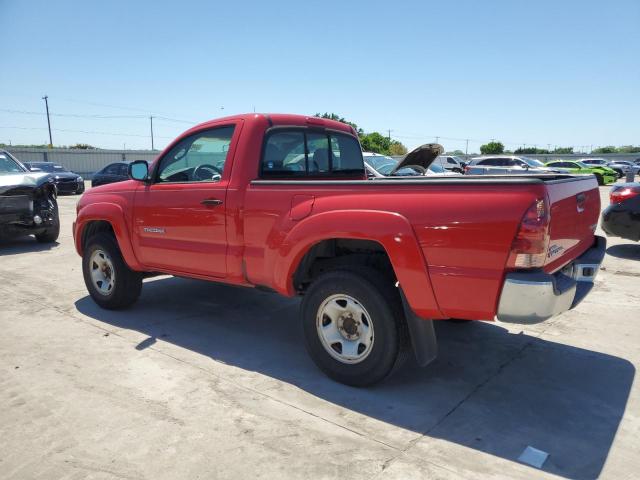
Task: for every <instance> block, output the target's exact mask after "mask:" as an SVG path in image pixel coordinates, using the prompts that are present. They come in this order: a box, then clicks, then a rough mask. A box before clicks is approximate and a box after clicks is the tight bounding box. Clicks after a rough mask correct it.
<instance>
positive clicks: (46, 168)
mask: <svg viewBox="0 0 640 480" xmlns="http://www.w3.org/2000/svg"><path fill="white" fill-rule="evenodd" d="M31 166H32V167H35V168H39V169H40V170H42V171H43V172H49V173H54V172H67V171H68V170H67V169H66V168H64V167H63V166H62V165H56V164H55V163H32V164H31Z"/></svg>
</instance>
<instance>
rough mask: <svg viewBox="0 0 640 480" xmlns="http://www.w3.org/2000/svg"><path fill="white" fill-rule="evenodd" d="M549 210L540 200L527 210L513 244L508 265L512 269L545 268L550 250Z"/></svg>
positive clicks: (545, 203)
mask: <svg viewBox="0 0 640 480" xmlns="http://www.w3.org/2000/svg"><path fill="white" fill-rule="evenodd" d="M549 219H550V217H549V208H548V207H547V202H545V201H544V200H542V199H538V200H536V201H535V202H533V203H532V204H531V206H530V207H529V208H528V209H527V211H526V212H525V214H524V216H523V217H522V221H521V222H520V226H519V227H518V232H517V233H516V236H515V238H514V239H513V243H512V244H511V253H510V254H509V260H508V261H507V265H508V266H509V267H511V268H540V267H542V266H544V263H545V261H546V258H547V250H548V248H549Z"/></svg>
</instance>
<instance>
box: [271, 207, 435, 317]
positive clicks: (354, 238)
mask: <svg viewBox="0 0 640 480" xmlns="http://www.w3.org/2000/svg"><path fill="white" fill-rule="evenodd" d="M343 246H346V247H347V248H346V249H347V250H349V249H351V250H352V252H353V255H360V256H361V257H362V256H364V257H367V256H369V257H371V256H372V254H375V255H376V256H374V257H373V259H372V258H369V259H368V261H371V260H373V263H374V264H376V263H377V264H378V265H382V266H388V267H390V272H389V273H392V274H393V275H394V277H395V278H396V279H397V281H398V282H399V283H400V285H401V286H402V288H403V291H404V293H405V295H406V297H407V301H408V303H409V305H410V306H411V308H412V309H413V310H414V311H415V312H416V314H417V315H419V316H420V317H422V318H443V315H442V313H441V312H440V310H439V307H438V304H437V301H436V298H435V295H434V293H433V288H432V285H431V281H430V278H429V272H428V267H427V264H426V261H425V258H424V256H423V254H422V250H421V248H420V245H419V244H418V241H417V238H416V236H415V234H414V232H413V229H412V227H411V225H410V223H409V221H408V220H407V219H406V218H405V217H403V216H402V215H400V214H398V213H394V212H385V211H374V210H357V211H354V210H344V211H330V212H323V213H319V214H316V215H314V216H312V217H308V218H307V219H305V220H303V221H301V222H299V223H297V224H296V225H295V227H294V228H292V229H291V230H290V231H289V233H288V234H287V235H286V237H285V238H284V239H283V241H282V243H281V246H280V248H279V249H277V250H276V251H274V253H273V256H274V258H272V259H270V261H268V262H267V265H269V266H271V267H273V268H272V269H271V271H272V272H273V284H274V285H275V289H276V290H277V291H280V292H281V293H284V294H286V295H290V296H291V295H295V294H296V293H303V292H304V284H305V278H307V277H308V275H309V272H310V271H311V272H313V268H314V265H317V263H316V262H317V260H318V258H321V259H322V260H325V261H326V260H327V259H330V260H329V261H330V262H331V263H333V264H334V265H333V266H335V265H339V264H340V262H341V261H343V260H344V258H343V257H345V256H346V255H334V254H332V252H331V249H334V250H335V249H336V247H337V248H338V249H339V248H341V247H343ZM358 250H361V251H358ZM336 258H337V260H336ZM267 260H269V259H267ZM352 260H354V258H353V257H351V259H350V260H349V261H352ZM360 260H362V258H361V259H359V260H358V263H360ZM386 262H388V264H387V263H386ZM305 275H306V277H305ZM300 287H303V288H300Z"/></svg>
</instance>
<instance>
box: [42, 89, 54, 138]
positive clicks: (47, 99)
mask: <svg viewBox="0 0 640 480" xmlns="http://www.w3.org/2000/svg"><path fill="white" fill-rule="evenodd" d="M42 99H43V100H44V104H45V106H46V107H47V125H48V126H49V148H53V139H52V138H51V120H50V119H49V96H48V95H45V96H44V97H42Z"/></svg>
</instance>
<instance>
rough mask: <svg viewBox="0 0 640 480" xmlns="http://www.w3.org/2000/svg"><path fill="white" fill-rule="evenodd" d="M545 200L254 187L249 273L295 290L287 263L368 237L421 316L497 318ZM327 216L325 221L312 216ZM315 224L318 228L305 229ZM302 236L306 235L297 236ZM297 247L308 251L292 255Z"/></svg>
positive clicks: (510, 193) (437, 190) (461, 190)
mask: <svg viewBox="0 0 640 480" xmlns="http://www.w3.org/2000/svg"><path fill="white" fill-rule="evenodd" d="M296 195H310V196H312V197H313V204H312V205H311V207H310V211H309V215H308V216H307V217H306V218H303V219H300V220H293V219H292V216H291V215H290V211H291V205H292V199H293V198H294V196H296ZM540 195H544V186H543V185H542V184H540V185H490V184H485V185H472V184H460V185H453V184H447V185H438V184H436V183H434V184H433V185H429V184H425V183H422V184H420V185H415V186H414V185H402V186H401V185H398V186H394V185H389V184H376V183H375V182H370V183H368V184H366V185H364V184H360V185H358V186H350V185H344V186H341V185H335V184H333V185H330V186H329V185H327V186H322V185H320V186H318V185H317V184H316V185H314V186H313V188H310V187H305V186H304V185H291V186H286V185H251V186H250V187H249V189H248V190H247V191H246V196H245V202H244V212H243V217H244V222H243V223H244V233H245V256H244V258H245V262H246V274H247V276H248V279H249V280H250V281H251V282H252V283H257V284H262V285H269V286H276V289H277V290H278V291H280V292H282V293H285V294H292V289H291V269H287V268H281V267H279V262H280V261H283V262H285V264H287V263H289V262H292V263H293V264H295V262H296V260H297V259H298V258H300V257H301V256H302V255H303V254H304V253H305V251H306V250H307V249H308V248H311V246H312V245H313V244H315V243H316V242H317V241H319V240H320V239H322V238H368V239H372V240H376V241H379V242H380V243H381V244H383V246H385V249H386V250H387V253H388V254H389V255H390V257H391V259H392V263H393V266H394V270H395V272H396V275H397V276H398V279H399V280H400V284H401V286H402V288H403V290H405V293H406V295H407V299H408V301H409V304H410V305H411V307H412V308H413V309H414V310H415V311H416V313H418V314H419V315H421V316H423V317H427V318H450V317H454V318H468V319H487V320H489V319H493V316H494V313H495V308H496V305H497V298H498V295H499V293H500V289H501V286H502V281H503V277H504V268H505V263H506V260H507V255H508V252H509V249H510V246H511V242H512V241H513V237H514V235H515V231H516V228H517V226H518V224H519V222H520V219H521V218H522V215H523V213H524V211H525V210H526V208H527V207H528V206H529V205H531V203H532V202H533V201H534V200H535V198H537V197H539V196H540ZM337 212H342V213H340V214H339V215H337ZM367 212H368V213H367ZM374 213H375V214H376V215H374ZM318 216H323V221H322V222H318V221H317V220H313V218H314V217H318ZM392 218H393V219H394V220H392ZM395 220H400V221H398V222H397V223H395ZM307 222H315V224H314V225H313V227H309V228H308V229H301V228H300V226H299V225H301V224H304V223H307ZM405 225H406V227H404V226H405ZM296 231H297V232H305V235H304V236H300V235H299V234H295V235H296V236H295V237H291V235H292V232H296ZM363 232H364V233H363ZM410 237H413V238H410ZM292 238H295V241H293V240H292ZM296 242H298V243H300V244H301V245H304V248H303V249H301V250H300V251H296V253H295V254H292V253H291V249H292V248H294V247H293V246H294V245H296ZM412 243H413V244H417V245H416V247H415V248H416V250H417V255H413V254H412V253H411V248H412ZM297 249H299V245H298V247H297ZM390 250H395V251H396V253H395V255H396V258H397V259H398V260H394V253H393V251H392V252H390ZM283 285H288V287H283ZM436 299H437V300H436Z"/></svg>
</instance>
